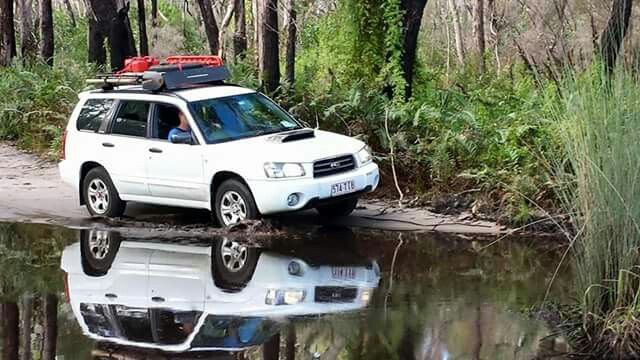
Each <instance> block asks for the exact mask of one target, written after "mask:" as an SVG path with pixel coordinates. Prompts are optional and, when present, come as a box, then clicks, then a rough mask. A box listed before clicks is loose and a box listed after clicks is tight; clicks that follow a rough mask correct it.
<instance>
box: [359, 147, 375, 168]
mask: <svg viewBox="0 0 640 360" xmlns="http://www.w3.org/2000/svg"><path fill="white" fill-rule="evenodd" d="M358 160H360V165H364V164H366V163H369V162H371V160H372V157H371V148H370V147H369V146H365V147H363V148H362V150H360V151H358Z"/></svg>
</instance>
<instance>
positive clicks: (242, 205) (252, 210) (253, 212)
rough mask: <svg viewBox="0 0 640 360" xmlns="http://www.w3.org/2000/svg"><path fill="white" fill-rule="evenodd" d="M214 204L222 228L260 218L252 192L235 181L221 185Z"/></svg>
mask: <svg viewBox="0 0 640 360" xmlns="http://www.w3.org/2000/svg"><path fill="white" fill-rule="evenodd" d="M214 204H215V216H216V218H217V220H218V223H219V224H220V225H221V226H230V225H233V224H237V223H239V222H241V221H243V220H248V219H256V218H257V217H258V208H257V207H256V203H255V200H254V199H253V195H251V191H250V190H249V188H248V187H247V186H246V185H245V184H243V183H242V182H240V181H238V180H235V179H229V180H226V181H224V182H223V183H222V184H220V186H219V187H218V189H217V190H216V197H215V201H214Z"/></svg>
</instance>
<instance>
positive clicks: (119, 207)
mask: <svg viewBox="0 0 640 360" xmlns="http://www.w3.org/2000/svg"><path fill="white" fill-rule="evenodd" d="M82 189H83V191H82V193H83V196H84V200H85V202H86V204H87V210H89V213H90V214H91V215H93V216H106V217H119V216H122V214H124V209H125V206H126V203H125V202H124V201H122V200H121V199H120V195H119V194H118V191H117V190H116V187H115V186H113V182H112V181H111V177H110V176H109V174H108V173H107V171H106V170H105V169H104V168H101V167H97V168H94V169H91V170H90V171H89V173H87V176H86V177H85V178H84V181H83V182H82Z"/></svg>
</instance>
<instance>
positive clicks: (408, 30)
mask: <svg viewBox="0 0 640 360" xmlns="http://www.w3.org/2000/svg"><path fill="white" fill-rule="evenodd" d="M400 4H401V6H402V9H403V10H404V28H405V32H404V39H403V46H402V47H403V52H402V71H403V73H404V80H405V82H406V89H405V99H409V98H410V97H411V94H412V90H413V86H412V85H413V68H414V65H415V62H416V49H417V45H418V34H419V33H420V24H421V22H422V15H423V14H424V8H425V6H426V5H427V0H402V1H401V3H400Z"/></svg>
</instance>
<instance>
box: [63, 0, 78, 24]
mask: <svg viewBox="0 0 640 360" xmlns="http://www.w3.org/2000/svg"><path fill="white" fill-rule="evenodd" d="M64 8H65V9H66V10H67V14H68V15H69V20H70V21H71V26H73V27H76V13H75V12H74V11H73V6H71V1H70V0H64Z"/></svg>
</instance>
